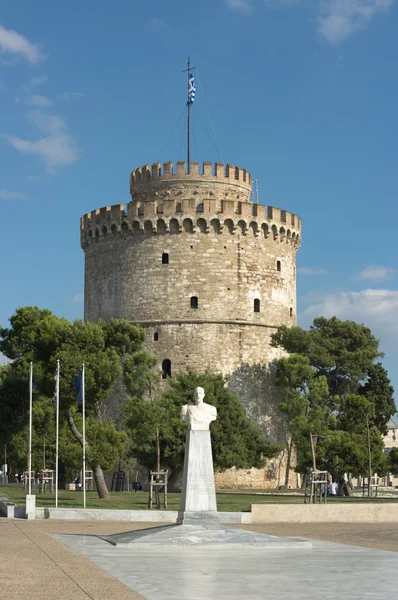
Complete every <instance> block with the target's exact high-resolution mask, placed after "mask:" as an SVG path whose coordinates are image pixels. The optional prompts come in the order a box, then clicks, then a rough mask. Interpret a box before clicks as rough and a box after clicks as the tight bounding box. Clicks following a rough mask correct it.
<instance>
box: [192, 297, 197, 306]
mask: <svg viewBox="0 0 398 600" xmlns="http://www.w3.org/2000/svg"><path fill="white" fill-rule="evenodd" d="M191 308H198V297H197V296H191Z"/></svg>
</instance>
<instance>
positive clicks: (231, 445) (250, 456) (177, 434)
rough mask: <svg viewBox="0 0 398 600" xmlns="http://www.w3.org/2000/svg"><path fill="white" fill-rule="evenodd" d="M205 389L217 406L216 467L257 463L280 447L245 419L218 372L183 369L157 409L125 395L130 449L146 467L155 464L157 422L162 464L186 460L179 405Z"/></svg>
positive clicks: (208, 399)
mask: <svg viewBox="0 0 398 600" xmlns="http://www.w3.org/2000/svg"><path fill="white" fill-rule="evenodd" d="M198 386H200V387H203V388H204V390H205V393H206V398H205V401H206V402H207V403H209V404H212V405H214V406H216V407H217V410H218V417H217V420H216V421H214V422H213V423H212V425H211V434H212V447H213V460H214V468H215V470H218V471H223V470H225V469H227V468H230V467H233V466H236V467H237V468H248V467H253V466H254V467H261V466H263V465H264V464H265V461H266V459H267V458H270V457H273V456H275V455H276V454H277V453H278V452H279V451H280V450H281V447H280V446H279V445H276V444H272V443H270V442H269V441H267V439H266V438H265V436H264V434H263V432H262V430H261V429H260V427H259V426H258V425H257V424H256V423H254V422H253V421H251V420H250V419H248V418H247V417H246V415H245V413H244V409H243V408H242V405H241V403H240V400H239V398H238V397H237V396H235V395H234V394H233V393H232V392H230V391H229V390H228V388H227V387H226V385H225V380H224V378H223V377H222V375H220V374H214V373H210V372H207V373H203V374H198V373H193V372H188V373H182V374H179V375H178V376H177V378H176V379H175V380H172V381H171V382H170V386H169V387H168V389H167V390H166V391H165V392H164V394H163V395H162V396H161V397H160V398H159V400H158V401H157V403H156V408H155V410H153V408H152V407H151V406H150V404H149V403H148V402H146V401H145V400H144V399H142V398H137V397H133V398H129V399H128V400H127V402H126V404H125V406H124V410H123V412H124V422H125V426H126V429H127V431H128V433H129V436H130V439H131V449H132V452H133V454H134V455H135V456H136V457H137V458H138V460H139V462H140V463H141V464H143V465H145V466H146V467H147V468H148V469H152V468H153V467H154V466H155V462H154V459H155V456H156V452H155V448H156V427H157V425H158V424H159V435H160V448H161V456H162V464H163V466H164V467H169V468H170V469H172V470H173V471H175V472H179V471H180V470H181V468H182V466H183V462H184V448H185V437H186V424H185V423H184V422H183V421H182V420H181V419H180V410H181V406H182V405H183V404H187V403H190V402H192V393H193V390H194V388H195V387H198Z"/></svg>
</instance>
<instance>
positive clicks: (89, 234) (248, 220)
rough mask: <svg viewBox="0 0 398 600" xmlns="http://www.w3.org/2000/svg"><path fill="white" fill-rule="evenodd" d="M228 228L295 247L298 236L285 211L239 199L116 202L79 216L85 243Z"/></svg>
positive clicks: (297, 223) (293, 218)
mask: <svg viewBox="0 0 398 600" xmlns="http://www.w3.org/2000/svg"><path fill="white" fill-rule="evenodd" d="M223 232H224V233H225V232H226V233H230V234H231V235H234V234H241V235H244V236H246V235H249V236H250V235H251V236H254V237H262V238H264V239H267V238H270V239H272V240H274V241H276V242H285V243H291V244H293V245H294V246H295V247H296V248H298V247H299V246H300V241H301V219H300V218H299V217H298V216H297V215H295V214H293V213H290V212H288V211H286V210H281V209H280V208H276V207H274V206H264V205H263V204H243V203H241V202H239V201H232V200H230V201H227V200H225V201H222V202H221V203H220V202H219V201H217V200H213V199H211V200H206V201H205V202H200V203H199V204H198V203H197V200H195V199H187V200H182V201H176V200H173V199H169V200H167V201H166V202H163V203H160V202H159V201H155V202H149V201H148V202H144V203H139V202H138V203H137V202H135V201H133V202H130V203H129V204H127V205H125V204H115V205H114V206H107V207H104V208H101V209H98V210H93V211H91V212H89V213H87V214H86V215H84V216H83V217H82V218H81V220H80V242H81V247H82V248H85V247H86V246H87V245H88V244H90V242H95V241H98V240H99V239H100V238H104V237H107V236H108V235H110V234H111V235H115V234H124V235H127V234H129V235H139V234H145V235H147V236H148V235H150V234H164V233H219V234H221V233H223Z"/></svg>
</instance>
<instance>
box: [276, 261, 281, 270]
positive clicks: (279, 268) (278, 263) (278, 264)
mask: <svg viewBox="0 0 398 600" xmlns="http://www.w3.org/2000/svg"><path fill="white" fill-rule="evenodd" d="M276 270H277V271H279V272H281V271H282V264H281V261H280V260H277V261H276Z"/></svg>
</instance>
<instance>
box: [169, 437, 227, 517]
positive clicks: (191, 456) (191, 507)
mask: <svg viewBox="0 0 398 600" xmlns="http://www.w3.org/2000/svg"><path fill="white" fill-rule="evenodd" d="M206 520H211V521H212V522H213V523H214V524H216V522H218V523H219V521H218V517H217V502H216V490H215V485H214V470H213V456H212V452H211V440H210V431H209V430H207V431H206V430H202V431H195V430H190V431H188V432H187V438H186V446H185V458H184V476H183V481H182V493H181V504H180V510H179V513H178V519H177V523H179V524H182V523H186V524H187V523H191V524H192V523H195V524H199V523H200V522H202V521H206Z"/></svg>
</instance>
